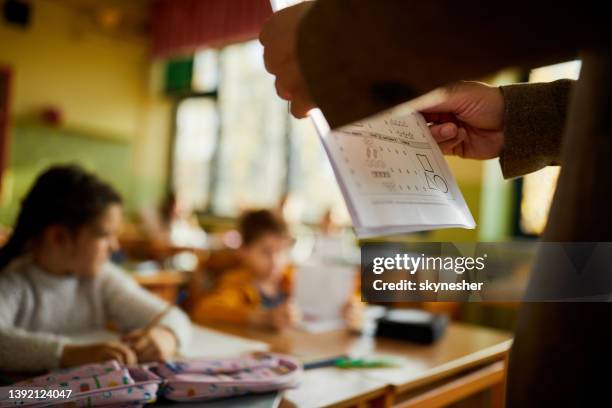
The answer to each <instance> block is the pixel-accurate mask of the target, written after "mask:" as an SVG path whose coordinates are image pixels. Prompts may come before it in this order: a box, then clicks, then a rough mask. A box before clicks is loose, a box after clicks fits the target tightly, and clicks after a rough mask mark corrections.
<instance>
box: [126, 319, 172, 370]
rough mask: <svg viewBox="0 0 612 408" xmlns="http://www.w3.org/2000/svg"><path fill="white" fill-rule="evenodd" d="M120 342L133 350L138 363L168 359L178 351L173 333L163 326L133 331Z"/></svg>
mask: <svg viewBox="0 0 612 408" xmlns="http://www.w3.org/2000/svg"><path fill="white" fill-rule="evenodd" d="M122 340H123V341H124V342H125V343H127V344H129V345H130V347H131V348H132V350H134V352H135V353H136V356H137V357H138V362H139V363H148V362H152V361H162V360H166V359H169V358H171V357H172V356H174V354H176V351H177V349H178V340H177V338H176V336H175V334H174V332H172V331H171V330H170V329H168V328H166V327H164V326H155V327H153V328H151V329H138V330H134V331H133V332H131V333H128V334H126V335H124V336H123V337H122Z"/></svg>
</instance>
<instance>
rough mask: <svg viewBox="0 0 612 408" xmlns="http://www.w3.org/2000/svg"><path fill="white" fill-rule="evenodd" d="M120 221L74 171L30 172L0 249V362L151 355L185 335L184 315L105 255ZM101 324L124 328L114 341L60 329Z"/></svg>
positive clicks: (113, 206)
mask: <svg viewBox="0 0 612 408" xmlns="http://www.w3.org/2000/svg"><path fill="white" fill-rule="evenodd" d="M121 220H122V209H121V198H120V196H119V194H118V193H117V192H116V191H115V190H114V189H113V188H112V187H111V186H109V185H108V184H106V183H104V182H102V181H101V180H99V179H98V178H97V177H96V176H94V175H92V174H90V173H88V172H86V171H84V170H83V169H81V168H79V167H77V166H55V167H52V168H50V169H48V170H47V171H46V172H44V173H43V174H41V175H40V176H39V177H38V179H37V180H36V182H35V183H34V185H33V187H32V188H31V190H30V191H29V192H28V194H27V196H26V197H25V198H24V200H23V201H22V203H21V209H20V212H19V217H18V219H17V222H16V224H15V228H14V230H13V233H12V234H11V236H10V238H9V241H8V242H7V243H6V244H5V245H4V246H3V247H2V248H1V249H0V269H2V271H0V367H1V368H2V370H6V371H13V372H17V371H21V372H26V371H27V372H34V371H42V370H48V369H53V368H56V367H66V366H73V365H79V364H85V363H91V362H97V361H104V360H110V359H116V360H118V361H120V362H122V363H135V362H136V361H138V362H146V361H154V360H160V359H164V358H168V357H170V356H172V355H173V354H174V353H175V352H176V350H177V348H178V347H179V346H180V345H182V344H184V343H186V341H187V339H188V338H189V331H190V322H189V319H188V317H187V316H186V315H185V314H184V313H183V312H181V311H180V310H179V309H178V308H176V307H172V308H168V306H167V305H166V303H165V302H163V301H162V300H160V299H158V298H157V297H155V296H154V295H152V294H150V293H149V292H147V291H146V290H144V289H142V288H141V287H140V286H138V285H137V284H136V283H135V282H134V281H133V280H132V279H131V278H130V277H128V276H127V275H126V274H125V273H124V272H123V271H121V270H120V269H118V268H117V267H115V266H113V265H112V264H111V263H110V262H108V259H109V256H110V254H111V252H112V251H113V250H116V249H117V233H118V231H119V228H120V225H121ZM109 322H111V323H112V324H113V325H114V326H115V327H117V328H118V329H120V330H121V331H122V332H124V333H127V334H126V335H125V336H124V337H123V338H122V340H117V341H112V342H105V343H100V344H93V345H77V344H72V343H71V341H70V339H69V337H68V336H69V335H71V334H78V333H80V332H86V331H92V330H99V329H103V328H105V327H106V325H107V324H108V323H109ZM151 323H154V324H152V325H151ZM148 326H152V327H148ZM145 327H146V329H145Z"/></svg>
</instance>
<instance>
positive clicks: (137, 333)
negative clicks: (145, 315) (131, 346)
mask: <svg viewBox="0 0 612 408" xmlns="http://www.w3.org/2000/svg"><path fill="white" fill-rule="evenodd" d="M144 334H145V331H144V330H143V329H137V330H133V331H131V332H129V333H126V334H124V335H123V336H121V340H122V341H125V342H127V343H131V342H134V341H137V340H138V339H141V338H142V337H143V336H144Z"/></svg>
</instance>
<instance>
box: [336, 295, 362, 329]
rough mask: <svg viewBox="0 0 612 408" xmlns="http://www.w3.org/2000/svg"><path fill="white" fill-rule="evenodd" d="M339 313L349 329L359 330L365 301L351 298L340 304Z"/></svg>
mask: <svg viewBox="0 0 612 408" xmlns="http://www.w3.org/2000/svg"><path fill="white" fill-rule="evenodd" d="M341 313H342V318H343V319H344V321H345V322H346V325H347V327H348V328H349V330H352V331H356V332H358V331H361V329H362V327H363V320H364V316H365V303H363V302H361V301H360V300H358V299H351V300H349V301H348V302H346V303H345V304H344V305H343V306H342V311H341Z"/></svg>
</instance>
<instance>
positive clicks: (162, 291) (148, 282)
mask: <svg viewBox="0 0 612 408" xmlns="http://www.w3.org/2000/svg"><path fill="white" fill-rule="evenodd" d="M191 275H192V272H186V271H176V270H161V271H159V272H155V273H151V274H139V273H132V274H131V276H132V277H133V278H134V280H135V281H136V282H138V283H139V284H140V285H141V286H143V287H144V288H145V289H147V290H148V291H150V292H152V293H154V294H155V295H157V296H159V297H160V298H162V299H164V300H166V301H167V302H170V303H175V302H176V299H177V297H178V294H179V291H180V290H181V288H183V287H187V285H188V284H189V280H190V279H191Z"/></svg>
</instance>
